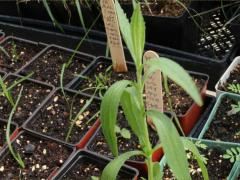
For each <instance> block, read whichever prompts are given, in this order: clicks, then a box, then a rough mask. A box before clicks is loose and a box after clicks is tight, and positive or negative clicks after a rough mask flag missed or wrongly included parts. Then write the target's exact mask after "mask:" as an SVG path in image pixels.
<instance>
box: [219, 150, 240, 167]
mask: <svg viewBox="0 0 240 180" xmlns="http://www.w3.org/2000/svg"><path fill="white" fill-rule="evenodd" d="M223 158H224V159H228V160H229V161H230V162H231V163H234V162H236V161H240V147H236V148H230V149H227V150H226V152H225V154H224V155H223Z"/></svg>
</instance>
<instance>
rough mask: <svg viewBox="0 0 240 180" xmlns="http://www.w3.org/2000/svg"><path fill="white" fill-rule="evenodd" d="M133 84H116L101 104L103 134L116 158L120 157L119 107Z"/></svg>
mask: <svg viewBox="0 0 240 180" xmlns="http://www.w3.org/2000/svg"><path fill="white" fill-rule="evenodd" d="M131 83H132V82H131V81H128V80H122V81H118V82H116V83H114V84H113V85H112V86H111V87H110V88H109V89H108V90H107V92H106V93H105V95H104V97H103V99H102V103H101V108H100V120H101V123H102V132H103V134H104V137H105V139H106V141H107V143H108V145H109V148H110V150H111V152H112V153H113V155H114V156H117V155H118V147H117V137H116V133H115V124H116V121H117V114H118V107H119V103H120V99H121V97H122V94H123V92H124V90H125V89H126V87H127V86H128V85H130V84H131Z"/></svg>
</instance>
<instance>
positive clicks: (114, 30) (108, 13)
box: [100, 0, 127, 72]
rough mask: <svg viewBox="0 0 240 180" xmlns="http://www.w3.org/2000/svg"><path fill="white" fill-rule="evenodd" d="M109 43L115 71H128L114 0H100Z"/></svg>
mask: <svg viewBox="0 0 240 180" xmlns="http://www.w3.org/2000/svg"><path fill="white" fill-rule="evenodd" d="M100 5H101V9H102V15H103V20H104V25H105V29H106V33H107V38H108V44H109V47H110V53H111V57H112V62H113V69H114V71H115V72H127V65H126V61H125V56H124V51H123V45H122V39H121V35H120V30H119V24H118V19H117V14H116V9H115V4H114V1H113V0H101V1H100Z"/></svg>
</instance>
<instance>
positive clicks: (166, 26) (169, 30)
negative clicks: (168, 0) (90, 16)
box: [122, 0, 201, 52]
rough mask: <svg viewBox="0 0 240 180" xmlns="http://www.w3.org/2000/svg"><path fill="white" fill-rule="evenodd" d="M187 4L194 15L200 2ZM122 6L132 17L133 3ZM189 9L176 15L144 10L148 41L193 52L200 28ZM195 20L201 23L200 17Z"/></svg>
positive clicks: (151, 4)
mask: <svg viewBox="0 0 240 180" xmlns="http://www.w3.org/2000/svg"><path fill="white" fill-rule="evenodd" d="M163 2H164V1H163ZM159 4H160V5H159ZM159 4H158V5H159V6H161V3H159ZM149 6H156V3H155V4H154V3H149ZM186 6H187V7H188V11H190V12H191V14H192V15H194V14H195V12H194V11H193V9H195V8H197V6H198V2H197V1H194V0H191V2H190V3H189V4H188V5H186ZM122 8H123V9H124V10H125V12H126V13H127V15H128V17H131V14H132V11H133V10H132V9H133V5H132V4H124V3H123V5H122ZM154 9H158V7H155V8H154ZM147 11H148V10H147ZM188 11H187V10H185V9H184V10H183V12H182V13H181V14H180V15H178V16H176V17H175V16H159V15H151V14H150V13H149V15H148V14H146V13H145V14H144V12H143V14H144V20H145V23H146V27H147V28H146V41H147V42H149V43H153V44H159V45H163V46H167V47H171V48H175V49H181V50H188V51H191V52H192V51H193V50H194V49H195V48H196V45H197V41H198V39H199V28H198V27H197V25H196V24H195V23H194V21H193V19H192V18H191V17H190V16H189V13H188ZM195 21H196V22H198V24H201V23H200V18H198V17H197V16H196V17H195ZM194 47H195V48H194Z"/></svg>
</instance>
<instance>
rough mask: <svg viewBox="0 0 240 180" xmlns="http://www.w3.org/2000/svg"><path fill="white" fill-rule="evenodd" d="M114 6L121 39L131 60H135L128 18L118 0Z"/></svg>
mask: <svg viewBox="0 0 240 180" xmlns="http://www.w3.org/2000/svg"><path fill="white" fill-rule="evenodd" d="M115 6H116V12H117V17H118V22H119V27H120V30H121V33H122V36H123V39H124V41H125V43H126V45H127V47H128V49H129V51H130V53H131V55H132V58H133V60H134V61H135V59H136V57H135V54H134V53H133V52H134V48H133V42H132V33H131V26H130V23H129V20H128V19H127V16H126V14H125V13H124V12H123V9H122V8H121V6H120V4H119V3H118V1H115ZM135 63H136V62H135Z"/></svg>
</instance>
